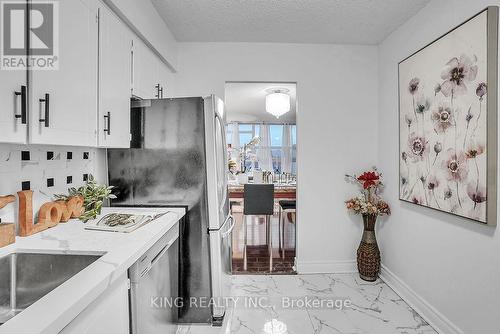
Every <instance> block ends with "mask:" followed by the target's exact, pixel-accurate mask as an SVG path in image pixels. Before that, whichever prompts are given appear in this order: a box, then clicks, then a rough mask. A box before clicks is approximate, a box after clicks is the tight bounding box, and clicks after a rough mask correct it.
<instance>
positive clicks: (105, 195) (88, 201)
mask: <svg viewBox="0 0 500 334" xmlns="http://www.w3.org/2000/svg"><path fill="white" fill-rule="evenodd" d="M113 188H114V187H113V186H109V187H108V186H106V185H104V184H98V183H97V182H96V181H95V179H94V177H93V176H92V175H89V178H88V180H87V181H86V182H85V185H83V186H81V187H79V188H78V189H77V188H69V189H68V194H67V195H65V194H58V195H54V198H55V199H56V200H64V201H66V200H68V199H69V198H70V197H73V196H81V197H82V198H83V208H84V212H83V213H82V215H81V216H80V217H79V219H80V220H81V221H83V222H84V223H86V222H87V221H89V220H91V219H94V218H96V217H97V215H99V214H100V213H101V209H102V204H103V202H104V200H105V199H113V198H116V196H115V195H113V194H112V193H111V192H112V190H113Z"/></svg>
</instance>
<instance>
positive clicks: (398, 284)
mask: <svg viewBox="0 0 500 334" xmlns="http://www.w3.org/2000/svg"><path fill="white" fill-rule="evenodd" d="M380 278H381V279H382V280H383V281H384V282H385V283H386V284H387V285H388V286H389V287H390V288H391V289H393V290H394V291H395V292H396V293H397V294H398V295H399V296H400V297H401V298H402V299H403V300H404V301H405V302H406V303H407V304H408V305H410V307H412V308H413V309H414V310H415V311H417V313H418V314H420V315H421V316H422V318H424V320H425V321H427V322H428V323H429V325H431V326H432V327H433V328H434V329H435V330H436V331H437V332H438V333H440V334H464V332H463V331H462V330H461V329H460V328H458V327H457V326H455V325H454V324H453V323H452V322H451V321H450V320H449V319H448V318H446V317H445V316H444V315H443V314H442V313H440V312H439V311H438V310H436V309H435V308H434V307H433V306H432V305H430V304H429V303H428V302H427V301H426V300H425V299H424V298H422V297H421V296H419V295H418V294H417V293H416V292H415V291H414V290H413V289H412V288H410V287H409V286H408V285H407V284H406V283H405V282H403V281H402V280H401V279H400V278H399V277H398V276H396V275H395V274H394V273H393V272H392V271H390V270H389V269H388V268H387V267H386V266H384V265H383V264H382V268H381V271H380Z"/></svg>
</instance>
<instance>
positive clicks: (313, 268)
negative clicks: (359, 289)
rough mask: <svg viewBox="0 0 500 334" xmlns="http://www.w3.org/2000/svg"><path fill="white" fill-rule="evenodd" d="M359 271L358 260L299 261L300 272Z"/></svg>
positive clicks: (298, 269) (337, 272)
mask: <svg viewBox="0 0 500 334" xmlns="http://www.w3.org/2000/svg"><path fill="white" fill-rule="evenodd" d="M356 271H357V267H356V260H347V261H331V262H322V261H303V262H302V261H297V272H298V273H299V274H325V273H336V274H341V273H354V272H356Z"/></svg>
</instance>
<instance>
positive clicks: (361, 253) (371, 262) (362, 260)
mask: <svg viewBox="0 0 500 334" xmlns="http://www.w3.org/2000/svg"><path fill="white" fill-rule="evenodd" d="M376 221H377V216H376V215H363V225H364V230H363V236H362V238H361V243H360V244H359V248H358V257H357V260H358V272H359V277H360V278H361V279H362V280H365V281H368V282H373V281H376V280H377V278H378V274H379V272H380V250H379V249H378V245H377V239H376V238H375V223H376Z"/></svg>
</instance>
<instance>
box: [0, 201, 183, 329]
mask: <svg viewBox="0 0 500 334" xmlns="http://www.w3.org/2000/svg"><path fill="white" fill-rule="evenodd" d="M164 211H169V212H170V213H168V214H166V215H164V216H162V217H160V218H158V219H157V220H155V221H153V222H151V223H149V224H147V225H145V226H142V227H140V228H139V229H137V230H135V231H133V232H131V233H116V232H105V231H92V230H84V228H83V227H84V224H83V223H82V222H80V221H79V220H71V221H69V222H67V223H60V224H58V225H57V226H55V227H53V228H50V229H48V230H45V231H43V232H41V233H38V234H34V235H32V236H29V237H16V243H14V244H12V245H9V246H7V247H4V248H0V257H2V256H5V255H7V254H9V253H12V252H15V251H20V252H27V251H28V252H31V253H33V252H36V253H67V254H78V253H86V254H89V253H90V254H92V253H93V254H95V253H97V254H99V253H105V254H104V255H103V256H102V257H101V258H99V259H98V260H97V261H95V262H94V263H92V264H91V265H89V266H88V267H86V268H85V269H84V270H82V271H80V272H79V273H77V274H76V275H75V276H73V277H72V278H70V279H69V280H67V281H66V282H64V283H63V284H62V285H60V286H59V287H57V288H56V289H54V290H52V291H51V292H50V293H48V294H47V295H45V296H44V297H42V298H41V299H40V300H38V301H37V302H35V303H34V304H33V305H31V306H30V307H28V308H27V309H26V310H24V311H23V312H21V313H20V314H18V315H16V316H15V317H14V318H12V319H10V320H9V321H7V322H6V323H5V324H3V325H2V326H0V333H30V334H34V333H47V334H49V333H50V334H52V333H57V332H59V331H60V330H62V329H63V328H64V327H65V326H66V325H67V324H68V323H70V322H71V321H72V320H73V319H74V318H75V317H76V316H77V315H78V314H79V313H80V312H82V311H83V310H84V309H85V308H86V307H87V306H88V305H89V304H90V303H91V302H93V301H94V300H95V299H97V297H98V296H99V295H100V294H102V293H103V292H104V291H105V290H106V289H107V287H108V286H110V285H111V284H112V283H113V282H114V281H115V280H116V279H117V278H118V277H120V275H123V274H124V273H125V272H126V271H127V269H128V268H129V267H130V266H131V265H132V264H134V262H135V261H136V260H137V259H139V257H140V256H141V255H142V254H144V253H145V252H146V251H147V250H148V249H149V248H150V247H151V246H152V245H153V244H154V243H155V242H156V241H158V240H159V239H160V238H161V237H162V236H163V235H164V234H165V233H166V232H167V231H168V230H169V229H170V228H172V226H174V225H175V223H176V222H177V221H178V220H179V219H181V218H182V217H183V216H184V214H185V209H184V208H103V212H102V214H106V213H109V212H123V213H140V212H146V213H152V212H164Z"/></svg>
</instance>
